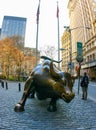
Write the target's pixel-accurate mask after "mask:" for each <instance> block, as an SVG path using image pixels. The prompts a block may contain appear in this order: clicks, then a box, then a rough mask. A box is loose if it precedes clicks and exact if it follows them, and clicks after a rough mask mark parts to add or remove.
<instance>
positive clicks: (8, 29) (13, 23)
mask: <svg viewBox="0 0 96 130" xmlns="http://www.w3.org/2000/svg"><path fill="white" fill-rule="evenodd" d="M25 30H26V18H22V17H14V16H4V18H3V22H2V28H1V39H4V38H6V37H13V36H16V37H19V38H20V39H22V43H23V47H24V40H25Z"/></svg>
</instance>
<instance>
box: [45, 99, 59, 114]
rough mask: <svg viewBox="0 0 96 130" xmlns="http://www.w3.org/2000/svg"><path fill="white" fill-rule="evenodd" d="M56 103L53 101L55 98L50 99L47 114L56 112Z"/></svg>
mask: <svg viewBox="0 0 96 130" xmlns="http://www.w3.org/2000/svg"><path fill="white" fill-rule="evenodd" d="M56 101H57V99H55V98H52V99H51V101H50V104H49V106H48V108H47V110H48V111H49V112H55V111H57V107H56Z"/></svg>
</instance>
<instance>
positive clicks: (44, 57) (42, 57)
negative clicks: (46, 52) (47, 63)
mask: <svg viewBox="0 0 96 130" xmlns="http://www.w3.org/2000/svg"><path fill="white" fill-rule="evenodd" d="M41 59H44V60H51V61H53V62H56V63H60V62H61V61H62V60H59V61H56V60H53V59H51V58H49V57H47V56H41Z"/></svg>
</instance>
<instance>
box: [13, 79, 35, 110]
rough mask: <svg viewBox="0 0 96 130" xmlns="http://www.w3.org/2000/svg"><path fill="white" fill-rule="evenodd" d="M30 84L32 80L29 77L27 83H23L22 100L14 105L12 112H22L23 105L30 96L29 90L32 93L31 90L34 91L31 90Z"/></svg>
mask: <svg viewBox="0 0 96 130" xmlns="http://www.w3.org/2000/svg"><path fill="white" fill-rule="evenodd" d="M32 83H33V79H32V77H29V78H28V79H27V81H26V82H25V86H24V92H23V95H22V98H21V100H20V102H19V103H17V104H16V105H15V108H14V111H16V112H22V111H24V105H25V102H26V99H27V97H28V96H29V94H30V90H31V91H32V89H33V91H34V87H33V88H32Z"/></svg>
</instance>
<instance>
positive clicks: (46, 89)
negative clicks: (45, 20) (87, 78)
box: [14, 56, 79, 112]
mask: <svg viewBox="0 0 96 130" xmlns="http://www.w3.org/2000/svg"><path fill="white" fill-rule="evenodd" d="M41 58H43V59H45V60H44V61H43V63H41V64H39V65H37V66H36V67H35V68H34V69H33V71H32V73H31V75H30V76H29V78H28V79H27V80H26V82H25V86H24V92H23V96H22V98H21V100H20V102H19V103H17V104H16V106H15V108H14V110H15V111H16V112H21V111H24V105H25V102H26V99H27V98H28V97H29V95H31V97H32V98H34V94H36V96H37V98H38V99H39V100H44V99H47V98H50V99H51V101H50V103H49V106H48V109H47V110H48V111H50V112H53V111H56V110H57V107H56V101H57V100H58V99H63V100H64V101H65V102H67V103H69V102H70V101H71V100H72V99H73V98H74V96H75V94H74V93H73V91H72V88H73V84H74V80H75V78H77V77H78V74H79V73H78V72H79V71H78V72H77V76H71V74H70V73H67V72H62V71H60V70H59V69H57V67H56V66H55V65H54V64H53V62H57V61H54V60H51V59H50V58H48V57H45V56H42V57H41ZM58 62H60V61H58ZM58 62H57V63H58ZM78 70H79V69H78Z"/></svg>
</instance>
